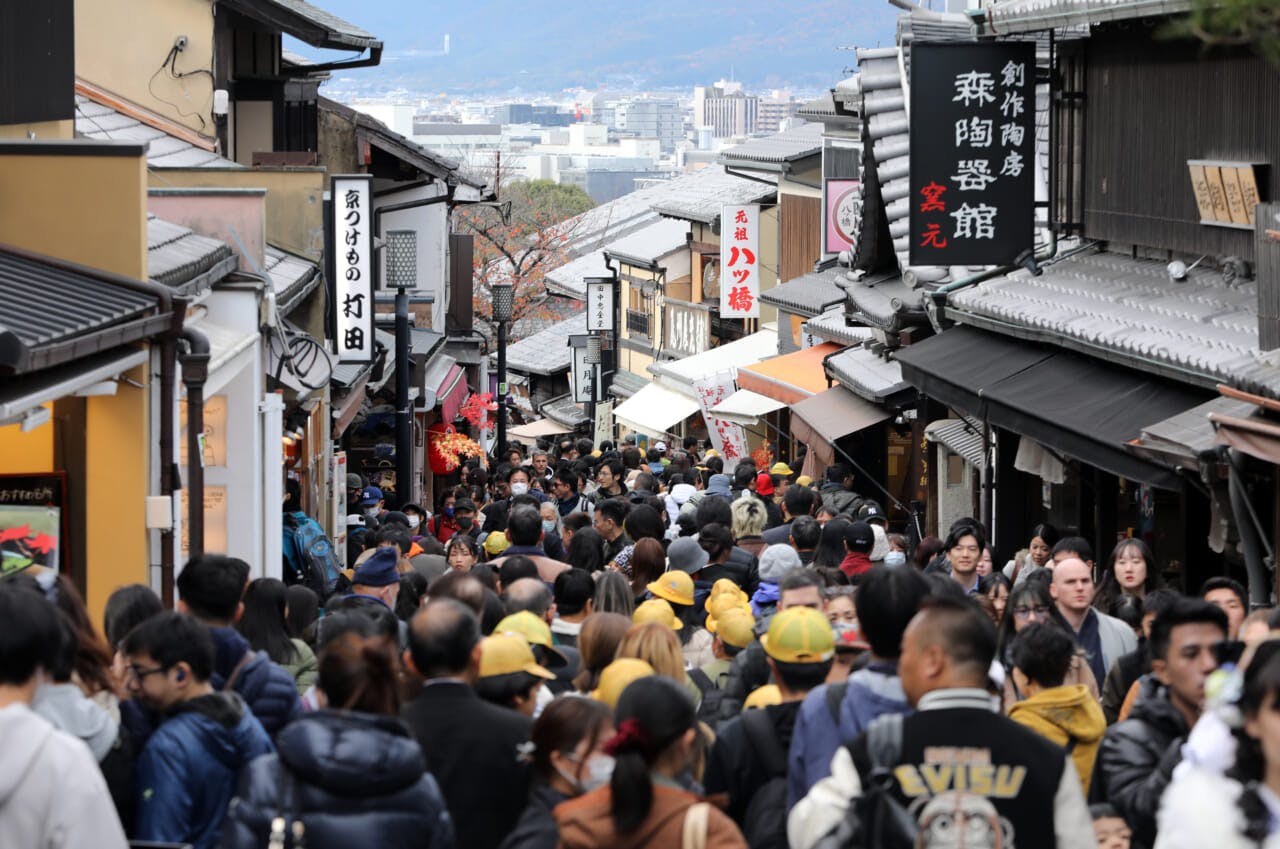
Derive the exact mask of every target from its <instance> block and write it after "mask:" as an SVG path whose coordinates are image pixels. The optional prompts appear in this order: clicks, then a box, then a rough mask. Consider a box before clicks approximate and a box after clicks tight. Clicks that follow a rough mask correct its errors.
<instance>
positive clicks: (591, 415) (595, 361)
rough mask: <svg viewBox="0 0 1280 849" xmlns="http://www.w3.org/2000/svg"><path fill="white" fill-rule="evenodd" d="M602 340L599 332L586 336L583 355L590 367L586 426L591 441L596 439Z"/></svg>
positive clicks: (584, 360)
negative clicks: (589, 390) (585, 349)
mask: <svg viewBox="0 0 1280 849" xmlns="http://www.w3.org/2000/svg"><path fill="white" fill-rule="evenodd" d="M602 341H603V340H602V339H601V337H600V334H599V333H592V334H591V335H590V336H588V337H587V353H586V355H585V356H584V357H583V362H585V363H586V364H587V365H588V366H589V367H590V368H591V397H590V398H589V399H588V400H587V427H589V428H590V429H591V441H592V442H595V440H596V399H597V398H598V397H599V395H600V361H601V360H602V359H603V345H602V344H601V342H602Z"/></svg>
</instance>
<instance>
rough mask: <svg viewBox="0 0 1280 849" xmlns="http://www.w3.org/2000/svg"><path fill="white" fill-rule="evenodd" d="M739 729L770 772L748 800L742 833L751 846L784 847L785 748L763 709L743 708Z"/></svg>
mask: <svg viewBox="0 0 1280 849" xmlns="http://www.w3.org/2000/svg"><path fill="white" fill-rule="evenodd" d="M742 730H743V731H745V732H746V735H747V744H748V745H749V746H750V747H751V750H752V751H753V752H755V755H756V757H757V758H759V759H760V763H761V764H763V765H764V768H765V771H766V772H767V773H768V774H769V778H768V780H767V781H765V782H764V783H763V784H761V785H760V786H759V787H757V788H756V791H755V792H754V793H753V794H751V801H750V802H748V803H747V808H746V811H745V812H744V813H743V815H742V836H743V837H745V838H746V840H747V845H748V846H750V847H751V849H787V750H786V749H784V748H782V741H780V740H779V739H778V732H777V730H776V729H775V728H774V727H773V721H772V720H771V719H769V714H768V712H767V710H765V709H757V710H747V711H743V713H742Z"/></svg>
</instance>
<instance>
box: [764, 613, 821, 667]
mask: <svg viewBox="0 0 1280 849" xmlns="http://www.w3.org/2000/svg"><path fill="white" fill-rule="evenodd" d="M760 644H761V645H762V646H764V651H765V654H767V655H769V657H771V658H773V659H774V660H777V661H780V662H782V663H821V662H822V661H824V660H829V659H830V658H831V656H832V655H833V654H835V649H836V640H835V636H834V635H833V634H832V633H831V623H830V622H828V621H827V617H826V616H824V615H822V614H821V613H819V612H818V611H816V610H814V609H813V608H812V607H788V608H787V609H786V610H784V611H782V612H780V613H778V614H777V615H775V616H774V617H773V621H772V622H770V623H769V633H768V634H765V636H764V639H763V640H761V641H760Z"/></svg>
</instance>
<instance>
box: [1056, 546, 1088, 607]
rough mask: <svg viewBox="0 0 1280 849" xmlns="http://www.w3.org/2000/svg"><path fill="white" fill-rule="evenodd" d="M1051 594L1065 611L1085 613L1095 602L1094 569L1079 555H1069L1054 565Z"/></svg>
mask: <svg viewBox="0 0 1280 849" xmlns="http://www.w3.org/2000/svg"><path fill="white" fill-rule="evenodd" d="M1049 594H1050V595H1052V596H1053V600H1054V601H1055V602H1057V604H1058V608H1059V609H1060V610H1062V611H1063V613H1064V614H1065V613H1067V612H1071V613H1075V614H1083V613H1085V612H1087V611H1088V609H1089V605H1091V604H1093V594H1094V586H1093V570H1092V569H1091V568H1089V564H1088V563H1085V562H1084V561H1083V560H1081V559H1080V558H1078V557H1068V558H1066V559H1065V560H1062V561H1060V562H1059V563H1058V565H1057V566H1054V567H1053V582H1052V583H1050V584H1049Z"/></svg>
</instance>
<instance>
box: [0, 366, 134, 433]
mask: <svg viewBox="0 0 1280 849" xmlns="http://www.w3.org/2000/svg"><path fill="white" fill-rule="evenodd" d="M147 360H148V354H147V351H146V350H145V349H138V348H122V349H117V350H114V351H110V352H107V353H104V354H94V355H93V356H90V357H84V358H82V359H79V360H76V361H75V362H72V363H65V364H63V365H60V366H54V367H53V368H50V369H44V370H43V371H39V372H35V373H34V374H29V375H22V376H18V377H7V378H5V379H4V381H3V382H2V384H0V385H2V387H3V388H0V426H3V425H9V424H14V423H16V422H18V421H20V420H21V419H22V417H23V416H25V415H26V414H27V413H29V412H30V411H32V410H34V409H35V408H36V407H39V406H40V405H42V404H47V403H49V402H50V401H57V400H58V399H59V398H65V397H67V396H68V395H75V394H76V393H77V392H82V391H84V390H86V389H88V388H89V387H91V386H94V385H95V384H98V383H102V382H103V381H108V380H114V379H115V378H117V377H119V376H120V375H121V374H123V373H124V372H126V371H128V370H129V369H131V368H133V367H134V366H138V365H142V364H143V363H145V362H147Z"/></svg>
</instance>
